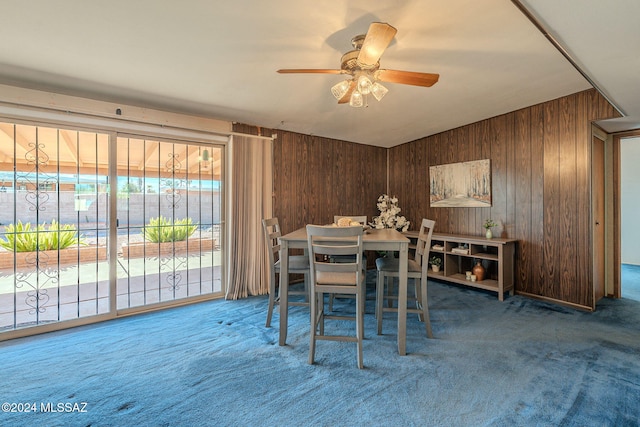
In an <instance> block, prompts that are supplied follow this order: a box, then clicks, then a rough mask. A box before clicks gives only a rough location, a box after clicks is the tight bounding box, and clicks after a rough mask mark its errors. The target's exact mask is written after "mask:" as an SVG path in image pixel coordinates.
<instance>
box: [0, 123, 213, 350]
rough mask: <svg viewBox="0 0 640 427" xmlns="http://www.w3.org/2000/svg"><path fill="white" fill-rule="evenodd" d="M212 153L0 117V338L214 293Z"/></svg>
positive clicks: (194, 146) (200, 145) (203, 147)
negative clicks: (13, 120)
mask: <svg viewBox="0 0 640 427" xmlns="http://www.w3.org/2000/svg"><path fill="white" fill-rule="evenodd" d="M223 154H224V147H223V146H221V145H213V144H210V143H206V141H205V142H203V141H198V142H193V141H178V140H160V139H157V138H156V139H150V138H148V137H139V136H128V135H118V134H117V133H114V132H99V131H86V130H75V129H71V128H58V127H53V126H43V125H37V124H20V123H12V122H9V121H5V122H2V121H0V339H3V333H6V332H9V334H6V335H15V333H14V334H12V331H13V332H15V331H19V332H20V331H23V330H26V329H29V328H33V329H34V330H35V332H37V331H39V330H43V328H45V329H46V330H50V329H55V328H57V327H62V326H64V325H62V326H56V324H61V323H62V322H66V325H73V324H81V323H90V322H92V321H97V320H101V319H106V318H113V317H116V316H117V315H118V314H119V313H121V312H127V313H130V312H133V311H143V310H148V309H149V308H153V307H161V306H165V305H172V304H173V305H175V304H178V303H184V302H187V301H191V300H194V301H195V300H202V299H207V298H212V297H216V296H221V295H222V291H223V289H222V275H223V273H222V260H221V258H222V257H221V242H222V237H223V235H222V228H221V223H222V221H221V217H222V200H223V197H222V176H223V159H224V155H223ZM28 334H29V332H26V333H22V332H20V333H19V334H18V335H28Z"/></svg>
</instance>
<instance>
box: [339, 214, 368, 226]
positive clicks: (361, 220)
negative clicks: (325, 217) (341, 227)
mask: <svg viewBox="0 0 640 427" xmlns="http://www.w3.org/2000/svg"><path fill="white" fill-rule="evenodd" d="M340 218H351V221H355V222H359V223H360V224H362V225H367V216H366V215H361V216H350V215H334V216H333V222H334V224H337V223H338V221H340Z"/></svg>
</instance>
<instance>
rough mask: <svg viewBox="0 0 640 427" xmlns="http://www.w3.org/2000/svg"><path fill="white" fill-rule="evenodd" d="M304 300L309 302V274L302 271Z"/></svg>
mask: <svg viewBox="0 0 640 427" xmlns="http://www.w3.org/2000/svg"><path fill="white" fill-rule="evenodd" d="M304 302H309V275H308V274H307V273H304Z"/></svg>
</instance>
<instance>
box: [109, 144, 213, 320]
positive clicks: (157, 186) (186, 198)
mask: <svg viewBox="0 0 640 427" xmlns="http://www.w3.org/2000/svg"><path fill="white" fill-rule="evenodd" d="M221 159H222V148H221V147H212V146H202V145H194V144H189V143H185V142H178V141H159V140H157V139H143V138H138V137H124V136H120V137H118V161H117V178H116V179H117V185H118V194H117V199H118V202H117V204H118V247H119V248H120V249H119V256H118V286H117V289H118V298H117V307H118V309H119V310H122V309H128V308H133V307H141V306H147V305H153V304H158V303H167V302H172V301H176V300H180V299H184V298H190V297H194V298H196V297H200V296H203V295H204V296H206V295H211V294H216V293H218V294H219V293H221V292H222V271H221V258H220V254H221V252H220V250H219V249H220V242H221V237H222V236H221V232H220V231H221V230H220V217H221V202H222V198H221V171H222V169H221V166H222V164H221Z"/></svg>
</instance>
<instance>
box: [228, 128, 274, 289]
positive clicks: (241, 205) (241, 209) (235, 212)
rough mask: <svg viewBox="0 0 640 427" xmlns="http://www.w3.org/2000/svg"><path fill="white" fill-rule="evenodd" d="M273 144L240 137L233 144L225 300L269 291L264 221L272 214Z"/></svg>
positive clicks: (229, 190)
mask: <svg viewBox="0 0 640 427" xmlns="http://www.w3.org/2000/svg"><path fill="white" fill-rule="evenodd" d="M272 144H273V140H272V139H267V138H263V137H251V136H237V135H234V136H233V137H232V140H231V143H230V174H229V177H230V179H229V181H230V182H229V188H228V191H227V194H229V199H228V200H229V206H228V209H227V219H228V237H229V238H228V245H227V247H228V248H229V250H228V252H227V254H228V256H227V266H228V272H229V274H228V275H227V277H228V280H227V292H226V299H238V298H246V297H247V296H249V295H262V294H266V293H267V292H268V290H269V258H268V254H267V247H266V242H265V240H264V236H263V231H262V219H263V218H271V216H272V214H273V205H272V193H273V178H272V169H273V165H272Z"/></svg>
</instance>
